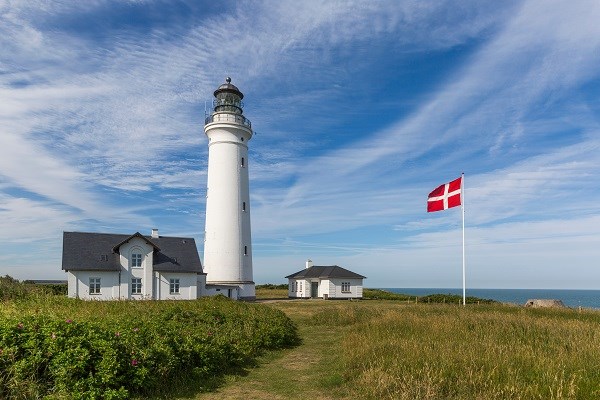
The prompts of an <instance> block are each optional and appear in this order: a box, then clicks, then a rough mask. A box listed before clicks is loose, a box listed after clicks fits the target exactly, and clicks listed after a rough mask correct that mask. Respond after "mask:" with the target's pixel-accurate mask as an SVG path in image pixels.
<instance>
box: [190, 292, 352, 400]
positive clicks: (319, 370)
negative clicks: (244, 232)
mask: <svg viewBox="0 0 600 400" xmlns="http://www.w3.org/2000/svg"><path fill="white" fill-rule="evenodd" d="M272 306H273V307H276V308H279V309H281V310H283V311H284V312H286V314H288V315H289V316H290V317H291V318H292V319H293V320H294V322H296V324H297V325H298V327H299V331H300V336H301V337H302V340H303V342H302V344H301V345H300V346H298V347H296V348H293V349H288V350H284V351H280V352H276V353H271V354H268V355H266V356H264V357H262V358H261V360H260V361H259V365H258V366H257V367H256V368H254V369H252V370H249V371H248V374H247V375H243V376H241V375H237V376H230V377H228V378H227V380H226V382H225V384H224V385H223V386H222V387H221V388H219V389H218V390H217V391H215V392H211V393H202V394H200V395H198V396H197V397H196V399H198V400H208V399H232V400H233V399H240V400H247V399H258V400H260V399H270V400H273V399H289V398H318V399H344V398H345V397H344V395H343V393H340V390H339V389H338V385H339V384H340V383H341V377H340V376H339V375H338V373H337V371H336V368H335V365H336V363H337V353H336V352H335V350H333V349H335V348H336V346H337V345H339V335H340V334H341V331H342V328H341V327H328V328H327V329H321V328H322V326H315V325H313V324H306V323H304V324H303V321H306V319H309V318H310V317H311V316H312V315H311V314H312V313H310V311H308V310H311V309H313V307H309V308H306V307H304V310H305V312H306V311H308V312H307V313H304V314H299V313H298V309H297V307H294V306H293V305H287V304H285V302H281V303H274V304H273V305H272ZM319 308H320V307H316V309H319Z"/></svg>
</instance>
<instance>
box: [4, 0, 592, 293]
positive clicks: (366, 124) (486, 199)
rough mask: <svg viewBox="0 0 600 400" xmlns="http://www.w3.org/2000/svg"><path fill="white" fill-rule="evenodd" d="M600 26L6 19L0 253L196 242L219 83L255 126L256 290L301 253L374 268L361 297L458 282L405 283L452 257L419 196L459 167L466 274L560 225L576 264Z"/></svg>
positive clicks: (328, 13)
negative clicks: (145, 241)
mask: <svg viewBox="0 0 600 400" xmlns="http://www.w3.org/2000/svg"><path fill="white" fill-rule="evenodd" d="M115 10H118V12H116V11H115ZM599 17H600V7H598V6H597V4H596V3H595V2H578V3H565V2H562V1H552V2H550V3H549V2H547V1H511V2H498V3H497V4H496V3H494V4H483V3H481V2H478V1H466V2H461V3H460V4H456V2H450V1H448V2H416V3H414V2H413V3H410V2H408V3H399V2H396V1H389V2H387V1H386V2H384V3H381V2H378V3H370V2H365V1H351V2H343V3H334V2H319V1H307V2H293V1H282V2H277V3H273V2H262V1H252V2H237V3H231V4H220V5H219V7H215V6H214V4H212V3H210V2H178V3H176V4H171V5H169V6H168V7H166V5H165V4H163V3H160V2H159V3H156V2H139V1H132V2H113V1H94V2H84V3H82V2H68V1H67V2H59V3H48V2H44V1H34V2H24V3H14V2H13V3H10V4H8V3H7V4H3V5H0V48H1V49H2V50H1V52H0V98H2V102H1V103H0V138H1V141H2V146H0V202H1V203H0V215H2V217H3V221H5V224H6V225H5V229H4V231H5V232H6V233H5V236H6V237H5V240H4V243H13V245H11V247H10V249H7V251H5V252H4V254H9V256H8V257H9V259H10V258H15V257H17V256H18V255H19V254H21V252H22V248H21V247H18V246H17V244H16V243H26V242H32V241H38V242H39V241H42V242H43V243H46V244H47V249H48V250H47V252H46V253H44V257H45V258H48V255H49V254H53V253H52V251H58V252H59V251H60V250H56V249H57V248H58V247H59V246H57V241H60V231H61V230H89V229H93V230H100V229H103V230H110V231H119V232H122V231H129V230H134V231H135V230H144V229H148V228H149V227H150V225H155V224H160V225H161V231H162V232H164V233H165V234H169V233H170V234H178V233H186V234H189V235H190V236H194V237H196V239H197V241H198V244H199V245H200V246H201V244H202V237H201V232H202V231H203V227H202V225H203V220H202V218H203V217H202V216H203V212H204V209H203V208H204V198H203V196H204V187H205V182H206V163H207V159H206V158H207V149H206V141H205V138H204V134H203V130H202V125H203V120H204V115H203V112H204V107H205V101H207V100H208V101H210V99H211V96H212V91H213V90H214V89H215V87H216V85H218V84H219V83H220V82H221V81H222V80H223V79H224V77H225V76H227V75H231V76H232V77H233V78H234V83H235V84H236V85H238V86H239V87H240V89H242V91H244V93H246V94H247V97H246V99H245V100H247V101H246V103H247V104H246V108H245V114H247V115H248V117H249V118H250V119H251V120H252V122H253V126H254V127H255V129H256V135H255V137H254V138H253V140H252V142H251V149H250V151H251V162H250V173H251V178H252V193H251V194H252V224H253V233H254V237H255V239H256V243H255V247H256V249H255V253H254V255H255V258H256V260H255V265H256V266H257V267H256V268H255V270H256V271H257V274H258V275H259V276H262V277H264V279H268V280H272V279H271V278H269V277H279V276H280V275H282V274H281V273H279V270H277V269H276V268H275V264H272V263H276V262H278V263H280V264H279V265H281V263H286V262H288V263H292V262H296V260H298V259H300V260H302V259H303V258H304V257H305V256H304V255H305V254H307V253H312V254H313V256H312V257H315V256H318V255H319V254H320V255H321V256H322V257H323V259H324V260H328V261H331V262H332V263H338V264H342V263H347V264H348V266H360V265H366V264H368V263H369V260H373V259H374V258H375V259H377V260H378V263H381V267H377V268H375V267H374V269H373V272H372V273H373V276H374V279H373V282H376V281H377V278H376V277H377V276H380V277H381V276H387V274H388V272H389V271H388V270H386V268H388V269H392V270H393V268H395V266H396V265H397V261H396V260H397V259H398V257H400V258H402V259H404V260H407V263H410V264H411V265H414V267H411V268H408V269H403V270H400V271H399V272H398V273H402V274H404V273H406V274H409V275H410V276H412V277H414V281H413V283H414V284H412V285H410V286H416V285H418V282H431V283H430V284H428V285H433V284H434V282H433V281H432V280H431V279H432V276H434V275H435V274H437V273H438V272H439V277H440V279H442V280H443V279H446V278H447V279H450V280H452V279H454V278H453V277H449V276H448V275H447V274H446V273H445V272H442V271H438V270H437V269H436V270H435V273H433V274H419V272H418V267H417V266H424V265H432V263H433V264H434V263H436V262H438V261H440V260H441V259H442V258H443V257H442V256H441V255H438V254H434V255H432V254H431V251H432V250H431V249H432V248H433V247H429V246H428V245H427V244H432V246H433V244H434V243H444V244H443V245H441V246H442V247H443V246H453V245H454V244H455V243H454V242H453V240H454V239H451V237H453V236H452V233H453V231H454V230H455V229H457V223H456V218H455V215H453V214H445V215H426V214H425V213H424V207H425V205H424V201H425V196H426V194H427V193H428V192H429V191H430V190H431V189H432V188H433V187H435V186H437V185H438V184H440V183H442V182H443V181H445V180H448V179H451V178H454V177H456V176H457V175H458V174H460V172H463V171H464V172H465V173H466V176H467V178H466V182H467V188H466V189H467V192H466V193H467V197H466V201H467V206H468V208H467V215H468V221H469V223H470V224H471V228H472V229H476V230H475V231H474V232H476V235H477V238H478V240H480V242H478V245H477V246H478V247H477V246H475V247H476V248H478V249H481V250H480V253H481V255H480V256H479V255H478V256H473V257H481V258H482V259H483V258H484V257H485V254H487V255H488V256H491V255H493V256H494V257H496V256H497V255H498V254H503V253H502V252H503V251H504V250H505V248H506V247H505V246H510V245H511V243H512V245H514V246H517V247H518V246H523V247H518V248H519V251H524V250H523V249H524V248H525V247H526V244H527V242H528V241H530V242H531V243H530V244H532V245H534V244H535V246H537V247H536V248H537V249H539V250H536V252H537V251H539V252H542V251H548V254H553V255H554V256H555V257H558V258H560V254H559V251H558V250H557V249H556V239H555V238H553V237H552V235H549V234H548V235H546V236H540V237H539V238H536V236H535V234H533V233H532V234H531V235H530V236H528V235H524V236H523V237H522V238H521V236H519V235H518V234H513V235H511V234H510V233H515V232H526V231H527V230H526V228H527V227H530V226H532V227H535V229H539V231H540V232H541V231H543V230H549V229H559V228H560V225H561V222H560V221H565V223H568V224H569V226H570V229H572V230H573V232H565V231H561V230H558V232H559V233H558V235H559V236H560V235H561V234H562V235H563V236H564V238H566V239H565V240H569V241H571V243H572V245H573V248H578V249H580V248H581V246H580V245H578V243H587V242H588V239H590V238H593V237H594V235H595V234H597V232H596V231H595V230H593V229H592V230H591V231H590V230H589V229H590V226H589V223H588V220H594V218H595V217H596V216H597V215H598V214H599V213H598V206H597V205H596V203H597V202H595V201H590V199H597V198H598V192H597V190H596V189H595V188H596V187H598V184H599V183H600V182H599V181H598V179H599V178H597V177H596V174H594V173H593V171H595V170H597V169H598V167H599V166H600V165H599V164H600V156H598V154H600V153H599V152H598V146H599V143H598V139H597V138H598V137H599V136H598V132H599V130H600V126H599V120H598V118H597V116H596V115H597V111H598V109H597V105H596V104H595V102H594V100H593V99H595V98H597V84H595V82H596V81H597V79H598V72H597V65H598V64H599V61H600V60H599V58H600V51H599V49H600V28H598V24H597V21H598V20H600V18H599ZM432 63H433V64H436V63H438V64H439V66H436V67H432V66H431V64H432ZM542 204H543V207H541V206H540V205H542ZM152 227H154V226H152ZM162 227H166V228H167V229H168V230H169V231H168V232H165V230H164V229H162ZM440 229H441V231H440ZM586 230H587V231H588V232H591V233H590V234H584V233H582V232H586ZM435 231H439V232H435ZM578 232H580V233H581V234H580V235H578ZM336 235H337V236H338V237H336ZM435 235H439V237H436V236H435ZM503 235H504V236H505V237H507V238H509V239H507V241H506V243H505V242H503V241H502V240H500V238H501V237H502V236H503ZM590 235H591V236H590ZM361 236H364V237H370V238H371V240H361ZM52 237H55V239H53V240H52V239H51V238H52ZM473 239H474V238H473ZM44 240H45V242H44ZM375 242H377V243H375ZM261 244H262V245H261ZM421 245H423V246H421ZM261 246H262V247H261ZM517 247H512V248H511V249H516V248H517ZM261 248H262V249H263V250H261ZM51 249H54V250H51ZM261 251H264V253H261ZM536 252H533V251H532V254H534V253H536ZM567 253H568V254H572V252H567ZM584 253H586V254H588V253H587V252H584ZM286 254H287V256H286ZM309 255H310V254H309ZM286 257H287V258H286ZM548 257H551V256H550V255H549V256H548ZM50 258H51V257H50ZM523 259H528V260H530V259H531V260H533V256H532V257H525V256H524V257H523ZM54 260H55V261H54V262H58V261H57V260H59V257H55V258H54ZM286 260H287V261H286ZM336 260H339V261H336ZM0 262H2V263H3V264H4V265H8V264H7V262H8V261H6V260H2V261H0ZM371 264H373V262H372V261H371ZM11 265H13V266H14V265H15V264H11ZM261 265H262V267H261ZM47 268H49V269H48V270H50V266H49V264H48V267H47ZM261 268H263V269H261ZM403 268H407V267H403ZM413 268H414V269H413ZM487 268H488V269H490V268H492V267H490V266H488V267H487ZM261 271H262V272H261ZM287 272H290V271H286V274H287ZM364 272H366V274H367V275H368V274H369V272H368V271H364ZM488 273H489V276H492V275H493V271H491V272H490V271H488ZM427 279H430V280H429V281H427Z"/></svg>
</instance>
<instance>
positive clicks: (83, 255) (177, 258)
mask: <svg viewBox="0 0 600 400" xmlns="http://www.w3.org/2000/svg"><path fill="white" fill-rule="evenodd" d="M133 237H142V238H143V239H144V240H145V241H146V242H148V243H149V244H150V245H152V246H153V247H154V256H153V269H154V270H155V271H162V272H196V273H202V264H201V263H200V257H199V256H198V250H197V248H196V242H195V240H194V239H192V238H181V237H168V236H159V237H158V238H152V237H149V236H142V235H141V234H140V233H139V232H136V233H134V234H133V235H122V234H116V233H88V232H63V258H62V269H63V270H65V271H120V270H121V264H120V263H119V254H118V253H117V251H118V246H120V245H122V244H124V243H126V242H127V241H128V240H131V239H132V238H133ZM115 246H117V247H115Z"/></svg>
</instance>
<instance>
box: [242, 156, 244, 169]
mask: <svg viewBox="0 0 600 400" xmlns="http://www.w3.org/2000/svg"><path fill="white" fill-rule="evenodd" d="M243 167H244V157H242V168H243Z"/></svg>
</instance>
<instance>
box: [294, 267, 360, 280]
mask: <svg viewBox="0 0 600 400" xmlns="http://www.w3.org/2000/svg"><path fill="white" fill-rule="evenodd" d="M286 278H288V279H303V278H354V279H365V278H366V276H362V275H359V274H357V273H355V272H352V271H348V270H347V269H345V268H342V267H339V266H337V265H313V266H312V267H310V268H304V269H303V270H301V271H298V272H296V273H295V274H291V275H288V276H286Z"/></svg>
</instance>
